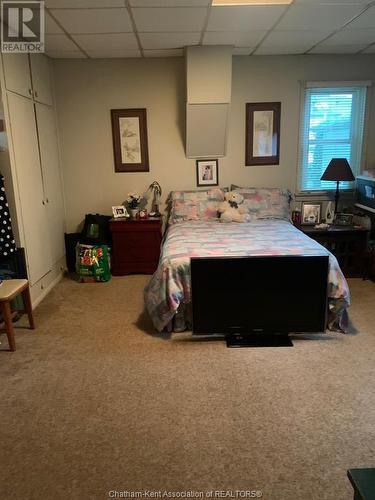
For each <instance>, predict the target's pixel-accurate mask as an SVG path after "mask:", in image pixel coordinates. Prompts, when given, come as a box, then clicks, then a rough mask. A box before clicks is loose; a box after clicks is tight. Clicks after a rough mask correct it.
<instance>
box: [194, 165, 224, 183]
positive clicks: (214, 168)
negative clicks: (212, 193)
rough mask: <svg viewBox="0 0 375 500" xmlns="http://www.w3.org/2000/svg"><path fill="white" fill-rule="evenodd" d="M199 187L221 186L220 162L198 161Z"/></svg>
mask: <svg viewBox="0 0 375 500" xmlns="http://www.w3.org/2000/svg"><path fill="white" fill-rule="evenodd" d="M196 163H197V186H217V185H218V184H219V171H218V160H197V162H196Z"/></svg>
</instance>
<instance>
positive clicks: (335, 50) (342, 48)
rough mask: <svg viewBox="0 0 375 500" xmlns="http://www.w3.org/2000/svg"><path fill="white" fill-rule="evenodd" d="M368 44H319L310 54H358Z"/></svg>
mask: <svg viewBox="0 0 375 500" xmlns="http://www.w3.org/2000/svg"><path fill="white" fill-rule="evenodd" d="M365 47H366V45H363V44H362V45H317V46H316V47H315V48H314V49H312V51H311V52H309V53H310V54H356V53H357V52H359V51H360V50H362V49H364V48H365Z"/></svg>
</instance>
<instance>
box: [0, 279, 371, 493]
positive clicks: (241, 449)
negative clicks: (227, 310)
mask: <svg viewBox="0 0 375 500" xmlns="http://www.w3.org/2000/svg"><path fill="white" fill-rule="evenodd" d="M148 279H149V278H148V277H147V276H128V277H123V278H115V279H113V280H112V281H111V282H110V283H104V284H79V283H76V282H75V281H72V280H70V279H68V278H66V279H64V280H63V281H62V282H61V283H60V284H59V285H58V286H57V287H56V288H55V289H54V290H53V291H52V292H51V294H50V295H49V296H48V297H47V298H46V299H45V300H44V301H43V302H42V304H41V305H40V306H39V307H38V308H37V309H36V311H35V320H36V324H37V329H36V330H35V331H29V330H26V329H17V331H16V341H17V349H18V350H17V352H15V353H10V352H8V351H7V348H8V345H7V340H6V337H5V335H1V337H0V339H1V346H0V348H1V351H0V394H1V395H0V415H1V424H0V498H1V500H21V499H22V500H26V499H35V500H49V499H51V500H52V499H53V500H57V499H63V500H86V499H95V500H96V499H103V500H105V499H107V498H116V497H115V496H114V495H115V493H114V491H118V492H119V495H124V494H123V493H120V492H124V491H128V492H129V493H130V492H132V491H133V492H135V491H143V492H144V495H143V497H142V498H150V496H147V495H150V493H147V490H148V491H150V490H152V491H154V490H155V491H158V492H159V490H160V491H161V494H162V495H163V492H164V491H169V492H178V493H176V495H185V496H186V495H189V492H190V491H193V492H198V493H199V492H205V497H204V498H215V493H213V495H212V496H210V495H211V493H209V492H210V491H211V490H214V491H218V490H220V491H223V495H224V496H226V495H229V494H232V496H233V495H234V496H236V491H237V492H238V491H240V490H241V491H251V490H261V491H262V492H263V498H264V499H266V500H284V499H285V500H286V499H288V500H289V499H293V500H305V499H306V500H309V499H319V500H321V499H325V500H331V499H332V500H346V499H347V500H349V499H351V498H352V489H351V487H350V484H349V481H348V479H347V477H346V470H347V469H348V468H350V467H366V466H367V467H371V466H372V467H374V466H375V390H374V380H375V363H374V352H375V300H374V299H375V284H374V283H372V282H370V281H366V282H363V281H361V280H350V286H351V290H352V295H353V305H352V307H351V310H350V316H351V321H352V328H351V329H352V333H351V334H349V335H342V334H329V335H327V336H319V337H314V338H313V337H312V336H311V337H310V338H309V337H306V338H298V339H296V340H295V347H294V348H290V349H288V348H267V349H227V348H226V347H225V344H224V342H223V341H221V340H211V341H204V340H196V341H193V340H192V339H191V336H190V335H189V334H186V333H184V334H174V335H172V337H171V338H168V336H160V335H153V334H152V328H151V324H150V321H149V320H148V318H147V317H146V316H145V315H144V314H143V312H142V311H143V298H142V290H143V286H144V285H145V283H146V281H147V280H148ZM23 321H24V320H22V322H23ZM24 324H26V322H25V323H24ZM183 492H188V493H183ZM206 492H208V493H206ZM241 495H243V497H244V496H245V493H237V497H239V498H241ZM254 495H255V493H254ZM249 496H250V494H248V497H249ZM216 498H219V496H218V495H216Z"/></svg>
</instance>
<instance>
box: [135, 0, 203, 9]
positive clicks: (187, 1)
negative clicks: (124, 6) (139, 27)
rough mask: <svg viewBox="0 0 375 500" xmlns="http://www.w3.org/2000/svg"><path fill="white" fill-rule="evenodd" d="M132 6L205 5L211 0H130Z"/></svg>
mask: <svg viewBox="0 0 375 500" xmlns="http://www.w3.org/2000/svg"><path fill="white" fill-rule="evenodd" d="M130 5H131V6H132V7H207V6H208V5H211V0H130Z"/></svg>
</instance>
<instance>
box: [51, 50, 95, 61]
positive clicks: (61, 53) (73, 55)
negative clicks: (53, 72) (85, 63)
mask: <svg viewBox="0 0 375 500" xmlns="http://www.w3.org/2000/svg"><path fill="white" fill-rule="evenodd" d="M47 56H49V57H52V59H86V56H85V54H84V53H83V52H81V51H76V52H74V51H72V50H49V51H47Z"/></svg>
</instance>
